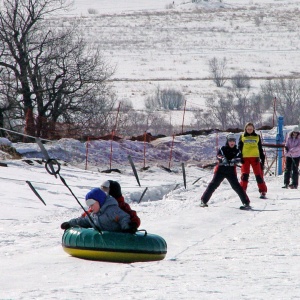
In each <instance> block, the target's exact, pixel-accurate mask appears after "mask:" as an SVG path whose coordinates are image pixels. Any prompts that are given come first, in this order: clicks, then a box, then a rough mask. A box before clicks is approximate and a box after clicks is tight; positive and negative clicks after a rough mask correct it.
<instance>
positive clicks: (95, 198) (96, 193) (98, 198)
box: [85, 188, 106, 207]
mask: <svg viewBox="0 0 300 300" xmlns="http://www.w3.org/2000/svg"><path fill="white" fill-rule="evenodd" d="M105 199H106V194H105V193H104V192H103V191H102V190H101V189H99V188H94V189H92V190H91V191H89V192H88V193H87V194H86V196H85V202H86V205H87V206H91V205H93V204H95V203H96V202H99V204H100V207H101V206H102V205H103V204H104V202H105Z"/></svg>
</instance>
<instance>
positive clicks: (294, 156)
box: [283, 126, 300, 189]
mask: <svg viewBox="0 0 300 300" xmlns="http://www.w3.org/2000/svg"><path fill="white" fill-rule="evenodd" d="M285 151H286V152H285V169H284V186H283V188H286V189H287V188H291V189H297V188H298V181H299V160H300V134H299V128H298V126H295V127H294V128H293V130H292V131H291V132H290V133H289V134H288V138H287V140H286V143H285ZM290 179H292V183H291V184H290Z"/></svg>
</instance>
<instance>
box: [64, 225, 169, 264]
mask: <svg viewBox="0 0 300 300" xmlns="http://www.w3.org/2000/svg"><path fill="white" fill-rule="evenodd" d="M62 246H63V249H64V251H65V252H67V253H68V254H70V255H72V256H74V257H79V258H84V259H91V260H101V261H112V262H124V263H130V262H139V261H140V262H141V261H156V260H162V259H164V258H165V256H166V253H167V243H166V241H165V240H164V239H163V238H162V237H160V236H159V235H156V234H148V233H147V232H142V231H141V232H137V233H135V234H130V233H121V232H109V231H102V232H101V233H99V232H98V231H97V230H95V229H93V228H81V227H73V228H70V229H67V230H66V231H65V232H64V234H63V237H62Z"/></svg>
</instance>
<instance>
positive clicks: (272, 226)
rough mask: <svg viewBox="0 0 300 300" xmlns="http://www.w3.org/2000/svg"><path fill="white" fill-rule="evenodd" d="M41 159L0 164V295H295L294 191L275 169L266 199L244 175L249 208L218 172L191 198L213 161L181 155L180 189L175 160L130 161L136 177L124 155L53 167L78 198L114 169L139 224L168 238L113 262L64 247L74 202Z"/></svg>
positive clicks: (112, 176)
mask: <svg viewBox="0 0 300 300" xmlns="http://www.w3.org/2000/svg"><path fill="white" fill-rule="evenodd" d="M188 146H189V142H187V143H186V144H185V147H186V149H187V148H188ZM39 161H40V160H38V159H32V162H33V164H32V165H29V164H27V163H26V162H24V160H7V161H4V162H6V163H7V164H8V167H0V180H1V190H0V195H1V199H2V200H1V203H2V204H1V211H0V241H1V242H0V264H1V276H0V286H1V290H0V299H95V298H97V299H269V298H273V299H298V297H299V294H300V288H299V273H300V272H299V268H298V261H299V250H300V249H299V248H300V246H299V245H300V243H299V234H298V229H297V228H298V227H299V226H300V220H299V217H298V216H299V201H300V199H299V191H298V190H283V189H282V188H281V185H282V182H283V179H282V176H277V177H275V176H269V175H268V176H267V177H266V182H267V186H268V189H269V192H268V199H266V200H261V199H259V198H258V191H257V187H256V184H255V182H254V177H253V175H252V176H251V181H250V183H249V190H248V194H249V197H250V199H251V203H252V205H253V207H254V208H255V210H254V211H241V210H239V209H238V207H239V206H240V200H239V199H238V197H237V195H236V194H235V193H234V192H233V191H232V189H231V188H230V186H229V184H228V183H227V182H226V181H225V182H224V183H222V185H221V186H220V188H219V189H218V190H217V191H216V192H215V194H214V195H213V197H212V199H211V201H210V202H209V207H208V208H207V209H203V208H200V207H199V202H200V201H199V199H200V196H201V194H202V193H203V191H204V190H205V188H206V186H207V184H208V182H209V181H210V179H211V177H212V170H208V169H201V168H199V167H197V166H196V165H194V164H190V165H186V174H187V189H185V188H184V187H183V177H182V172H181V170H180V168H177V169H176V170H175V172H172V173H168V172H166V171H163V170H162V169H161V168H159V167H157V166H155V165H151V167H150V169H149V170H148V171H144V172H141V171H138V174H139V176H140V181H141V185H142V186H141V187H139V186H138V184H137V182H136V180H135V178H134V176H133V173H132V170H131V168H130V166H129V163H128V162H127V163H126V162H124V163H123V168H122V173H121V174H120V173H110V174H104V173H99V172H98V171H95V170H93V171H90V170H87V171H85V170H82V169H79V168H77V167H74V166H72V165H70V164H64V165H63V166H62V168H61V171H60V174H61V176H62V177H63V178H64V179H65V180H66V182H67V184H68V185H69V186H70V188H71V189H72V191H73V192H74V194H75V195H76V196H77V198H78V199H79V200H80V201H81V203H82V204H83V205H84V201H83V199H84V195H85V194H86V192H87V191H88V190H89V189H90V188H92V187H96V186H99V185H100V183H101V182H102V181H103V180H105V179H116V180H118V181H119V182H120V183H121V184H122V188H123V193H124V195H125V198H126V201H127V202H129V203H130V205H131V206H132V208H133V209H135V210H136V211H137V212H138V215H139V216H140V217H141V220H142V225H141V228H144V229H146V230H147V231H148V232H150V233H156V234H159V235H161V236H162V237H164V238H165V240H166V241H167V244H168V253H167V256H166V258H165V259H164V260H163V261H159V262H150V263H132V264H117V263H107V262H93V261H86V260H81V259H76V258H73V257H70V256H69V255H67V254H66V253H65V252H64V251H63V249H62V247H61V236H62V233H63V232H62V230H61V229H60V224H61V223H62V222H63V221H66V220H68V219H70V218H73V217H76V216H78V215H80V214H81V208H80V207H79V205H78V203H77V202H76V200H75V199H74V197H73V196H72V195H71V194H70V192H69V190H68V189H67V188H66V187H65V186H64V185H63V184H62V182H61V180H60V179H59V178H57V179H55V177H54V176H51V175H50V174H48V173H47V172H46V170H45V168H44V165H43V164H40V163H39ZM200 177H201V178H200ZM199 178H200V179H199ZM197 179H199V180H198V181H197V183H195V184H193V182H195V181H196V180H197ZM26 180H29V181H30V182H31V183H32V184H33V186H34V187H35V188H36V190H37V191H38V192H39V194H40V195H41V196H42V198H43V199H44V201H45V202H46V204H47V205H46V206H44V205H43V204H42V202H41V201H40V200H39V199H38V198H37V197H36V196H35V195H34V194H33V192H32V191H31V190H30V188H29V186H28V185H27V184H26V182H25V181H26ZM177 184H180V185H179V186H178V187H177V188H176V189H174V188H175V187H176V186H177ZM145 187H148V191H147V193H146V195H145V198H144V199H143V201H142V202H141V203H138V200H139V199H140V195H141V193H142V191H143V190H144V188H145Z"/></svg>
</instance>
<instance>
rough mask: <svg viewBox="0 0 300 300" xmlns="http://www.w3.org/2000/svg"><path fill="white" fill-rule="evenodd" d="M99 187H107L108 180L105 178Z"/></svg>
mask: <svg viewBox="0 0 300 300" xmlns="http://www.w3.org/2000/svg"><path fill="white" fill-rule="evenodd" d="M101 187H105V188H109V187H110V182H109V181H108V180H105V181H104V182H102V184H101Z"/></svg>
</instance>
